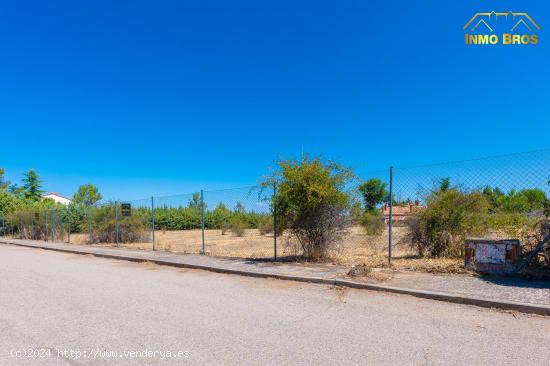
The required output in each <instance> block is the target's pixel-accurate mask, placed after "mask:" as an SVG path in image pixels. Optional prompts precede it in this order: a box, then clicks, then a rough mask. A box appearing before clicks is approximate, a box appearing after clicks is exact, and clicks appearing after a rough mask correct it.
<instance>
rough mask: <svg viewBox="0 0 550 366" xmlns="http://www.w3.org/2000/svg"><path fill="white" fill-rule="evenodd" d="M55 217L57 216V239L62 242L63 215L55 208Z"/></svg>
mask: <svg viewBox="0 0 550 366" xmlns="http://www.w3.org/2000/svg"><path fill="white" fill-rule="evenodd" d="M57 217H58V218H59V241H60V242H63V216H62V215H61V210H57Z"/></svg>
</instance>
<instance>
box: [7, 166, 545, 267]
mask: <svg viewBox="0 0 550 366" xmlns="http://www.w3.org/2000/svg"><path fill="white" fill-rule="evenodd" d="M548 183H549V184H550V182H548ZM260 187H261V189H264V190H266V189H272V188H273V189H274V192H275V193H274V195H273V197H272V198H271V199H270V200H269V201H266V202H264V203H265V205H266V207H269V208H268V209H265V208H264V209H263V210H262V212H256V211H254V210H251V209H250V208H247V206H246V205H245V204H244V203H243V202H235V203H234V205H232V207H228V206H227V205H226V204H225V203H224V202H219V203H218V204H216V205H215V206H213V207H205V208H204V226H205V228H206V229H207V230H217V233H219V235H220V238H221V239H223V238H227V239H230V238H233V239H231V240H237V239H238V238H243V240H248V239H246V238H250V237H251V236H259V237H265V240H263V241H262V242H265V243H269V240H268V237H273V234H274V219H273V212H274V211H275V212H276V214H277V235H278V236H280V237H281V238H282V240H281V241H280V242H281V245H282V246H283V247H285V248H289V247H290V246H291V245H294V248H295V249H294V250H293V251H287V252H286V253H287V254H288V253H294V254H295V255H298V256H300V257H302V258H306V259H308V260H332V261H334V262H337V263H345V264H350V263H357V264H362V263H374V264H376V265H383V264H384V263H383V262H384V261H385V259H384V255H385V247H386V246H387V241H386V238H387V235H388V216H387V211H384V209H383V207H385V206H387V205H388V204H389V201H390V197H389V192H388V187H387V186H386V184H385V183H384V182H382V181H381V180H379V179H376V178H369V179H366V180H361V179H359V178H358V177H356V176H355V175H354V173H353V172H352V171H351V170H350V169H349V168H346V167H343V166H341V165H339V164H338V163H335V162H333V161H326V160H323V159H321V158H320V157H315V158H311V157H309V156H307V155H304V156H302V157H301V158H300V159H298V160H293V159H291V160H281V161H278V162H276V168H275V170H274V172H273V173H272V174H271V175H269V176H267V177H264V178H263V179H262V180H261V182H260ZM261 189H260V193H261ZM42 194H43V191H42V181H41V179H40V177H39V175H38V174H37V172H35V171H34V170H29V171H27V172H26V173H25V174H24V176H23V178H22V180H21V184H20V185H16V184H11V183H10V182H7V181H6V180H5V179H4V171H3V169H0V220H1V221H2V222H0V224H1V225H0V226H2V227H3V228H4V230H5V228H6V227H11V228H20V230H21V231H20V232H19V233H18V235H20V236H23V237H25V238H31V237H32V238H35V239H44V238H47V237H48V236H49V235H50V234H51V229H52V226H54V227H55V230H59V232H63V231H66V230H67V224H66V223H67V222H68V221H69V219H70V222H71V233H82V234H87V235H88V236H87V238H88V239H87V240H88V241H87V242H92V243H113V242H115V240H116V238H115V233H116V228H115V225H116V222H115V216H116V213H115V202H112V201H107V202H102V199H103V197H102V194H101V193H100V192H99V189H98V188H97V187H95V186H94V185H93V184H85V185H82V186H80V187H79V188H78V189H77V191H76V192H75V193H74V195H73V197H72V201H73V203H72V204H71V205H70V206H69V207H66V206H64V205H61V204H59V203H56V202H54V201H53V200H51V199H47V198H43V197H42ZM392 203H393V205H394V207H401V208H402V209H403V208H406V207H409V206H410V207H411V211H410V213H409V214H408V215H406V217H404V218H402V219H399V220H398V221H395V222H394V234H395V242H394V243H395V245H396V250H397V251H396V253H401V254H396V261H397V263H399V261H400V260H401V261H402V262H403V263H406V267H407V268H414V269H417V268H416V267H415V263H420V261H422V263H424V262H426V263H432V264H433V266H434V268H447V270H445V269H444V270H445V271H456V266H460V260H461V258H462V257H463V255H464V240H465V238H466V237H486V238H494V239H498V238H518V239H520V240H521V243H522V245H523V250H524V251H527V250H530V249H531V247H532V246H533V245H535V244H536V243H537V242H538V241H539V240H540V239H541V238H542V237H543V236H544V235H545V233H548V231H550V222H549V216H550V201H549V198H548V197H547V195H546V193H545V191H543V190H541V189H519V190H510V191H508V192H504V191H502V190H501V189H499V187H497V186H489V185H487V186H484V187H481V188H478V189H465V188H464V187H461V186H459V185H454V182H453V181H452V180H451V179H449V178H446V177H443V178H441V179H440V180H439V183H438V184H437V185H436V186H435V187H434V188H433V189H431V190H430V191H428V192H427V193H424V194H423V196H421V197H418V198H417V200H416V202H415V203H414V204H413V203H412V202H411V200H406V201H398V200H396V199H395V197H394V198H393V202H392ZM120 209H121V207H120V206H119V207H118V208H117V210H118V214H119V215H120ZM52 213H53V214H52ZM151 214H152V212H151V209H150V207H146V206H144V207H140V206H136V207H133V208H132V215H131V216H130V217H120V216H119V220H118V225H119V226H118V227H119V229H120V230H119V233H120V234H119V237H118V240H119V242H120V243H140V242H147V240H148V238H149V235H150V231H151V222H152V217H151ZM202 214H203V212H202V208H201V198H200V194H199V193H195V194H193V195H192V196H191V198H190V199H189V201H188V202H187V203H185V202H182V204H181V205H178V206H174V205H159V206H155V229H156V230H158V231H162V232H166V231H173V232H175V231H192V230H200V229H201V227H202V222H201V221H202ZM52 215H53V216H52ZM52 217H53V219H54V220H52ZM56 223H59V226H57V224H56ZM48 225H50V226H48ZM217 235H218V234H217ZM221 239H219V240H221ZM232 242H233V241H232ZM170 245H172V244H170ZM267 245H270V244H267ZM370 247H372V248H376V250H374V249H373V250H370V249H369V248H370ZM285 250H286V249H285ZM343 253H344V254H343ZM350 253H351V254H350ZM288 255H290V254H288ZM537 260H538V261H539V263H542V264H544V265H547V266H548V265H550V259H549V257H548V253H546V254H544V253H543V254H542V255H541V256H540V257H539V258H538V259H537ZM415 261H416V262H415ZM451 262H452V263H451ZM451 267H452V268H453V269H449V268H451Z"/></svg>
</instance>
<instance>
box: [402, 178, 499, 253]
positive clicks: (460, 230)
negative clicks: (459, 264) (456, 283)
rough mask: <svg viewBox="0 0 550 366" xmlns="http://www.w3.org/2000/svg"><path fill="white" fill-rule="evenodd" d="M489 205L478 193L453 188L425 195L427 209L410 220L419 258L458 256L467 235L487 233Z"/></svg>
mask: <svg viewBox="0 0 550 366" xmlns="http://www.w3.org/2000/svg"><path fill="white" fill-rule="evenodd" d="M488 212H489V203H488V202H487V199H486V198H485V197H484V196H483V194H481V193H480V192H470V193H467V192H462V191H460V190H458V189H456V188H448V189H446V190H438V191H436V192H433V193H432V194H431V195H430V196H428V198H427V200H426V207H425V208H423V209H420V210H418V211H416V213H415V214H414V216H413V220H411V235H412V239H413V242H414V243H415V244H416V247H417V249H418V253H419V254H420V255H421V256H426V255H427V256H432V257H442V256H446V257H459V256H462V255H463V252H464V239H465V237H466V236H478V235H483V234H485V233H486V232H487V231H488V224H487V214H488Z"/></svg>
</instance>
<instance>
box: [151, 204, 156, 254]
mask: <svg viewBox="0 0 550 366" xmlns="http://www.w3.org/2000/svg"><path fill="white" fill-rule="evenodd" d="M151 230H152V231H153V250H155V201H154V198H153V196H151Z"/></svg>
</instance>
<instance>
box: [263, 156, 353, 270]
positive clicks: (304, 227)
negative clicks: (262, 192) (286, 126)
mask: <svg viewBox="0 0 550 366" xmlns="http://www.w3.org/2000/svg"><path fill="white" fill-rule="evenodd" d="M277 165H278V170H277V171H275V172H274V173H273V175H272V176H270V177H268V178H267V179H266V180H265V181H264V182H263V183H262V186H263V187H273V185H275V187H276V193H275V195H274V197H273V205H274V207H275V208H276V210H277V218H278V222H279V223H280V227H281V228H284V229H288V230H289V232H290V234H291V235H292V236H293V237H295V238H296V239H297V241H298V242H299V243H300V245H301V247H302V250H303V252H304V255H305V256H306V257H308V258H311V259H321V258H325V257H326V256H327V254H328V249H329V248H330V246H331V245H333V244H334V243H335V242H336V241H337V240H338V239H339V238H340V236H341V235H342V233H343V231H344V229H345V228H346V227H347V225H348V224H349V220H348V216H347V213H348V206H349V201H350V200H349V196H348V194H347V192H346V191H345V189H346V185H347V184H348V183H349V182H350V180H351V178H352V177H353V175H352V173H351V171H350V170H349V169H346V168H343V167H342V166H340V165H338V164H336V163H333V162H323V161H322V160H321V159H320V158H315V159H310V158H309V157H308V156H303V157H302V158H301V160H299V161H296V160H285V161H279V162H278V163H277Z"/></svg>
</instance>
